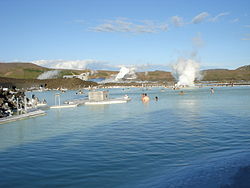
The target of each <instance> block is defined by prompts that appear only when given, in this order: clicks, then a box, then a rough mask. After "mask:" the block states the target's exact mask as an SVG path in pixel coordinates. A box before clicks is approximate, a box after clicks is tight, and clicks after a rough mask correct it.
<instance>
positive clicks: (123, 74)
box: [115, 66, 136, 81]
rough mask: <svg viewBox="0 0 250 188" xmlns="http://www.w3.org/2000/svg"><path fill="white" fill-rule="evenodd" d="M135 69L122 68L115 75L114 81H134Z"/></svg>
mask: <svg viewBox="0 0 250 188" xmlns="http://www.w3.org/2000/svg"><path fill="white" fill-rule="evenodd" d="M135 70H136V68H135V67H131V68H128V67H125V66H122V67H121V69H120V72H119V73H118V74H117V75H116V77H115V81H120V80H122V79H136V74H135Z"/></svg>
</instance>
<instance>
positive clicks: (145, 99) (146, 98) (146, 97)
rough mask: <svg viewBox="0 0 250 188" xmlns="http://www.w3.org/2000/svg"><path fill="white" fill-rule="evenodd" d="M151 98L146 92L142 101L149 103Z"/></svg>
mask: <svg viewBox="0 0 250 188" xmlns="http://www.w3.org/2000/svg"><path fill="white" fill-rule="evenodd" d="M149 100H150V99H149V97H148V95H147V93H144V97H143V99H142V102H144V103H147V102H149Z"/></svg>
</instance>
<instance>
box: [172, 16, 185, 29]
mask: <svg viewBox="0 0 250 188" xmlns="http://www.w3.org/2000/svg"><path fill="white" fill-rule="evenodd" d="M171 21H172V23H173V24H174V26H176V27H181V26H183V25H184V22H183V18H182V17H180V16H172V17H171Z"/></svg>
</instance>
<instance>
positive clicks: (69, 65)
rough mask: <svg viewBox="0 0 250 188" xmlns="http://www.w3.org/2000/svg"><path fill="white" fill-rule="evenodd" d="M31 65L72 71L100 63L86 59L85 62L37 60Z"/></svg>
mask: <svg viewBox="0 0 250 188" xmlns="http://www.w3.org/2000/svg"><path fill="white" fill-rule="evenodd" d="M32 63H34V64H37V65H40V66H43V67H48V68H54V69H74V70H84V69H86V67H87V65H89V64H93V63H101V62H100V61H97V60H93V59H87V60H70V61H66V60H38V61H33V62H32Z"/></svg>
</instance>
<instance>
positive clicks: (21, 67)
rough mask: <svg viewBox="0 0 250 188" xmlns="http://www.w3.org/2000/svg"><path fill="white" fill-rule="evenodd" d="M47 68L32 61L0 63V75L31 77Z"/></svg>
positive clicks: (35, 76)
mask: <svg viewBox="0 0 250 188" xmlns="http://www.w3.org/2000/svg"><path fill="white" fill-rule="evenodd" d="M48 70H49V69H48V68H45V67H40V66H38V65H35V64H33V63H0V77H8V78H25V79H33V78H37V76H39V75H40V74H42V73H43V72H45V71H48Z"/></svg>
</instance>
